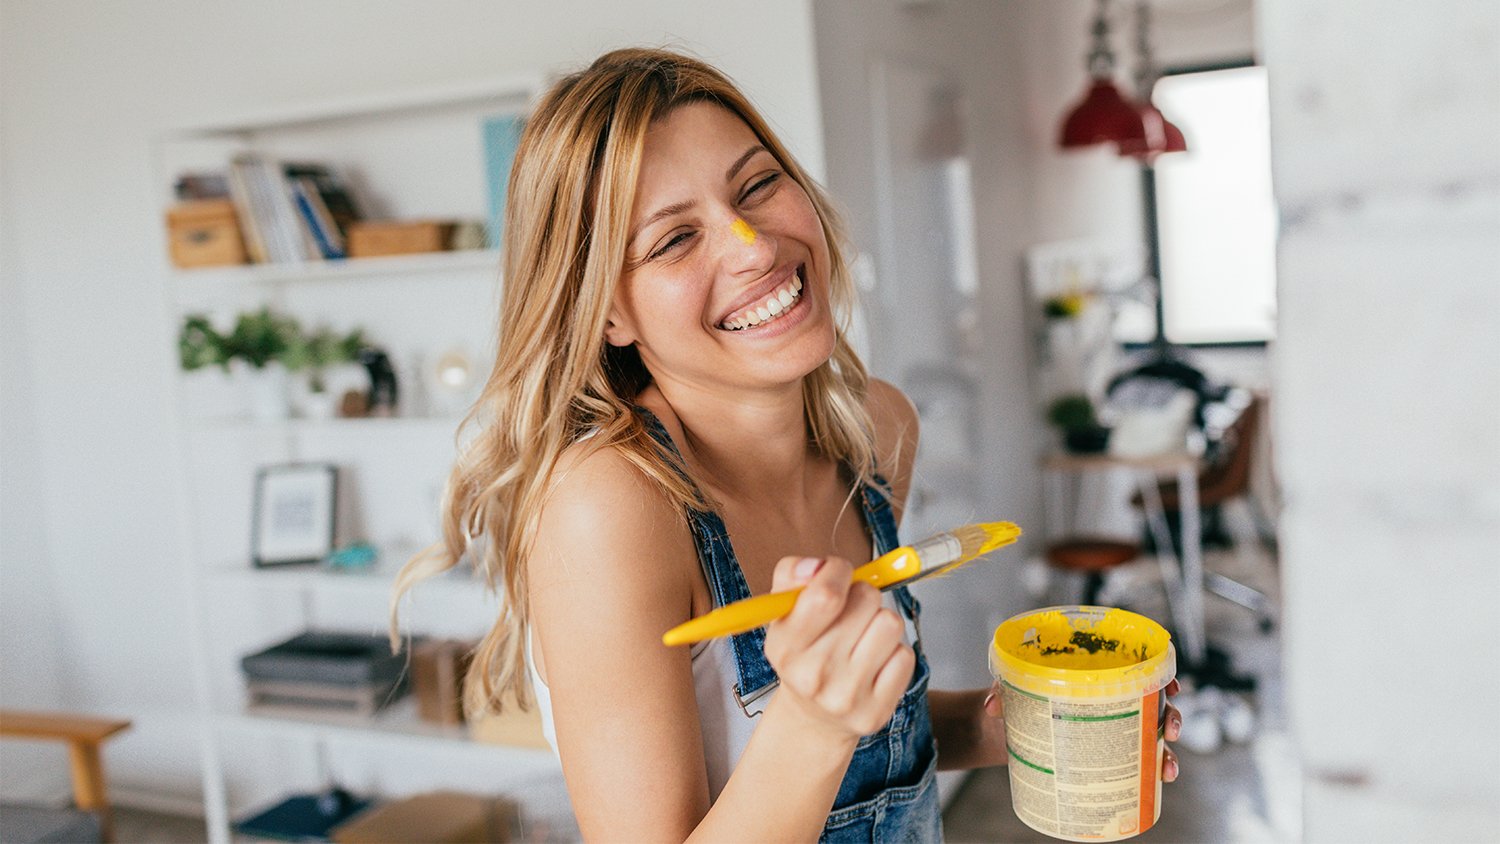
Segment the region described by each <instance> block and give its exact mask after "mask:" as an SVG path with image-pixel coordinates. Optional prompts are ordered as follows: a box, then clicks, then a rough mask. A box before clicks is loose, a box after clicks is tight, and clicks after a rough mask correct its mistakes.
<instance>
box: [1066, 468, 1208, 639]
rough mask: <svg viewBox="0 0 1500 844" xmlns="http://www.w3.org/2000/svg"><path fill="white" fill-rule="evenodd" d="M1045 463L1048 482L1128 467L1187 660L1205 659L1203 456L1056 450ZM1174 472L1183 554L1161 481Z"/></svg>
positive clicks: (1179, 535)
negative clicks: (1171, 525) (1178, 549)
mask: <svg viewBox="0 0 1500 844" xmlns="http://www.w3.org/2000/svg"><path fill="white" fill-rule="evenodd" d="M1041 467H1042V470H1043V473H1044V474H1043V479H1044V483H1045V482H1046V478H1049V477H1055V476H1058V475H1061V474H1081V473H1085V472H1102V471H1111V470H1119V469H1123V470H1127V471H1129V472H1130V474H1131V477H1132V478H1133V479H1134V480H1135V483H1136V486H1137V487H1138V488H1139V489H1140V491H1141V503H1142V505H1143V509H1144V511H1145V514H1146V524H1147V526H1148V528H1149V529H1150V531H1151V536H1152V539H1153V540H1154V541H1155V543H1156V549H1157V559H1158V561H1159V562H1160V563H1161V568H1162V580H1163V586H1164V588H1165V589H1166V592H1167V603H1168V604H1169V606H1170V608H1171V612H1172V621H1173V624H1174V625H1175V626H1176V628H1177V636H1178V638H1179V639H1181V642H1180V646H1181V649H1182V655H1183V657H1184V659H1185V660H1186V662H1187V664H1188V665H1200V664H1202V663H1203V660H1204V655H1205V653H1206V651H1207V647H1208V643H1207V635H1206V633H1205V631H1204V621H1203V585H1204V575H1203V526H1202V522H1201V514H1200V513H1199V511H1198V472H1199V470H1200V469H1201V460H1200V459H1199V458H1198V457H1197V456H1196V455H1193V454H1188V453H1186V452H1183V453H1174V454H1157V455H1151V456H1149V457H1117V456H1115V455H1111V454H1072V453H1063V452H1058V453H1053V454H1048V455H1046V456H1045V457H1043V458H1042V461H1041ZM1174 474H1175V475H1176V478H1177V489H1178V496H1179V500H1180V503H1181V515H1182V521H1181V530H1180V531H1179V534H1178V541H1179V547H1181V548H1182V558H1181V560H1179V559H1178V558H1177V554H1176V552H1175V551H1174V550H1173V547H1172V537H1171V532H1170V528H1169V527H1168V524H1167V514H1166V509H1165V508H1164V507H1163V506H1162V501H1161V490H1160V489H1159V488H1158V487H1157V481H1158V479H1159V478H1160V477H1161V476H1163V475H1174Z"/></svg>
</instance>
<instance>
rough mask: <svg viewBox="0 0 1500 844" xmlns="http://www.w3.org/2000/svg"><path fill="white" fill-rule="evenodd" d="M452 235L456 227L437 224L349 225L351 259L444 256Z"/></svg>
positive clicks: (366, 223)
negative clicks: (420, 254) (415, 255)
mask: <svg viewBox="0 0 1500 844" xmlns="http://www.w3.org/2000/svg"><path fill="white" fill-rule="evenodd" d="M452 234H453V223H451V222H441V221H436V220H420V221H414V222H380V223H374V222H362V223H350V224H349V232H348V241H349V243H348V247H349V257H350V258H374V257H377V256H380V255H414V254H417V253H421V252H442V251H443V250H445V249H447V248H448V239H449V237H451V236H452Z"/></svg>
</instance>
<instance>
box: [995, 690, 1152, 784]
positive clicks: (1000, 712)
mask: <svg viewBox="0 0 1500 844" xmlns="http://www.w3.org/2000/svg"><path fill="white" fill-rule="evenodd" d="M1180 691H1182V685H1181V684H1179V683H1178V682H1177V681H1176V680H1175V679H1174V680H1172V682H1170V683H1168V684H1167V697H1171V696H1173V695H1175V694H1177V693H1178V692H1180ZM984 714H985V715H987V716H989V718H991V719H999V723H1000V724H1001V725H1003V724H1004V723H1005V710H1004V708H1003V706H1002V705H1001V703H1000V685H999V684H998V683H996V684H995V686H994V688H992V689H990V693H989V695H988V696H987V697H985V699H984ZM1166 719H1167V724H1166V729H1165V730H1164V734H1165V735H1166V739H1167V741H1176V740H1177V737H1178V736H1180V735H1182V713H1181V712H1179V711H1178V709H1177V707H1175V706H1173V705H1172V704H1170V703H1168V704H1167V715H1166ZM991 723H993V721H992V722H991ZM996 733H998V734H999V736H1000V742H1001V746H1000V747H999V748H998V753H999V758H1000V759H1002V760H1003V759H1004V757H1005V747H1004V742H1005V731H1004V730H1003V729H1001V730H984V731H982V734H983V735H986V736H990V735H994V734H996ZM1178 773H1179V768H1178V764H1177V754H1176V753H1174V752H1172V748H1170V747H1168V748H1167V749H1166V752H1165V754H1164V755H1163V758H1162V762H1161V780H1162V782H1171V781H1173V780H1175V779H1177V774H1178Z"/></svg>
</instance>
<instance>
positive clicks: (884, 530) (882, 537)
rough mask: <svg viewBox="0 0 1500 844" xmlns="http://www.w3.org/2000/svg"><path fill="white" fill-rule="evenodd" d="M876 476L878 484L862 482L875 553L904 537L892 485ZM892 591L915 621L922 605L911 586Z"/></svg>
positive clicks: (863, 500)
mask: <svg viewBox="0 0 1500 844" xmlns="http://www.w3.org/2000/svg"><path fill="white" fill-rule="evenodd" d="M874 480H875V483H876V485H878V487H879V488H878V489H877V488H875V487H872V486H871V485H869V484H864V485H863V486H861V487H860V503H861V504H863V505H864V510H865V524H866V525H869V527H870V533H871V534H873V535H874V537H875V553H877V554H885V553H887V552H889V551H891V550H893V549H895V548H897V547H899V546H900V545H901V539H900V538H899V537H898V536H897V535H896V515H895V513H893V512H892V511H891V502H890V497H889V496H890V491H891V485H890V484H889V483H888V482H887V481H886V479H885V478H883V477H881V476H880V475H879V474H876V475H875V476H874ZM891 593H892V594H894V595H895V596H896V603H898V604H900V606H901V611H902V612H903V613H905V614H906V617H907V618H908V619H909V620H910V621H911V622H912V623H913V624H915V623H916V621H917V615H918V614H919V613H920V612H921V611H922V605H921V604H920V603H918V602H917V599H916V598H915V597H914V596H913V595H912V594H911V590H909V589H907V588H906V587H905V586H897V587H896V588H894V589H892V590H891Z"/></svg>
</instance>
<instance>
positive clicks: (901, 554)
mask: <svg viewBox="0 0 1500 844" xmlns="http://www.w3.org/2000/svg"><path fill="white" fill-rule="evenodd" d="M920 570H921V561H920V560H918V559H917V556H916V554H915V553H913V552H912V550H911V548H910V547H909V546H905V545H903V546H902V547H900V548H897V549H896V550H894V551H891V552H890V553H888V554H883V555H881V556H880V557H878V558H876V559H875V560H873V561H871V562H868V563H865V564H864V565H862V566H860V567H859V568H857V569H855V570H854V575H853V576H852V577H851V578H850V582H851V583H858V582H860V581H863V582H865V583H868V584H870V585H871V586H874V587H875V588H876V589H884V588H885V587H887V586H890V585H892V584H895V583H900V582H901V581H903V580H906V579H907V578H909V577H912V576H913V575H915V574H916V573H917V572H918V571H920ZM801 594H802V587H801V586H799V587H797V588H796V589H789V590H787V591H785V592H772V593H770V594H767V595H757V596H756V597H754V598H746V599H745V600H743V601H735V602H734V603H732V604H729V605H727V606H723V607H719V608H718V609H716V610H714V611H713V612H711V613H707V614H705V615H700V616H698V617H697V618H695V619H692V620H691V621H687V622H684V623H682V624H679V625H677V626H676V627H673V628H672V629H671V630H668V631H667V632H666V633H664V634H663V635H662V637H661V641H662V644H664V645H691V644H693V643H695V642H702V641H703V640H705V639H717V638H718V637H720V636H733V635H734V634H736V633H744V632H745V631H746V630H754V629H755V628H757V627H761V626H763V625H767V624H770V623H771V622H773V621H775V620H777V619H779V618H785V617H786V615H787V613H790V612H791V611H792V607H794V606H796V605H797V596H798V595H801Z"/></svg>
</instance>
